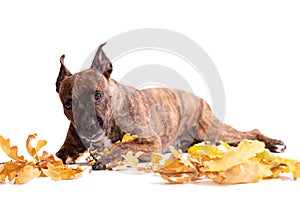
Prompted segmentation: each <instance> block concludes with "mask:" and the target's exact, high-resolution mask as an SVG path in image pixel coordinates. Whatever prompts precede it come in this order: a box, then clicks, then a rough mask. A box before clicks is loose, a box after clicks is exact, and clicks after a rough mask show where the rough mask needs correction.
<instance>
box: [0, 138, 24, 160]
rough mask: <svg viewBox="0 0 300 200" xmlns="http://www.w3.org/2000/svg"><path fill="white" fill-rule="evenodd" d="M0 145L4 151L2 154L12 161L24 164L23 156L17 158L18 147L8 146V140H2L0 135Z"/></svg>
mask: <svg viewBox="0 0 300 200" xmlns="http://www.w3.org/2000/svg"><path fill="white" fill-rule="evenodd" d="M0 145H1V147H2V149H3V151H4V153H5V154H6V155H7V156H8V157H10V158H11V159H13V160H16V161H20V162H25V160H24V156H18V147H16V146H13V147H11V146H10V139H4V138H3V137H2V136H1V135H0Z"/></svg>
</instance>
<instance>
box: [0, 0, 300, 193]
mask: <svg viewBox="0 0 300 200" xmlns="http://www.w3.org/2000/svg"><path fill="white" fill-rule="evenodd" d="M299 10H300V5H299V3H298V2H297V1H209V2H208V1H206V2H205V3H204V2H202V1H184V2H183V1H181V2H179V1H156V0H151V1H148V2H146V1H143V2H142V1H106V2H104V1H84V3H78V1H76V2H75V1H48V2H47V3H45V2H42V1H9V3H4V2H3V1H1V3H0V22H1V23H0V36H1V37H0V66H1V72H0V74H1V77H0V92H1V94H0V95H1V98H0V99H1V100H0V134H1V135H3V136H4V137H6V138H7V137H9V138H11V140H12V143H13V144H14V145H18V146H21V147H25V139H26V137H27V135H28V134H31V133H34V132H37V133H38V134H39V138H40V139H46V140H47V141H48V145H47V147H46V148H45V149H46V150H47V151H49V152H52V153H55V152H56V151H57V150H58V148H59V147H60V145H61V144H62V143H63V141H64V138H65V135H66V131H67V128H68V121H67V119H66V118H65V116H64V114H63V112H62V106H61V104H60V101H59V99H58V96H57V93H56V91H55V81H56V77H57V75H58V71H59V57H60V55H61V54H66V60H65V62H66V65H67V66H68V68H69V69H70V71H71V72H77V71H78V70H79V69H80V67H81V64H82V63H83V62H84V60H85V59H86V57H87V56H88V54H89V53H91V51H92V50H94V49H95V48H96V47H97V46H98V45H99V44H100V43H102V42H104V41H106V40H107V39H109V38H111V37H113V36H115V35H117V34H120V33H122V32H125V31H130V30H133V29H138V28H163V29H170V30H173V31H176V32H179V33H181V34H184V35H185V36H187V37H189V38H191V39H192V40H194V41H195V42H197V43H198V44H199V45H200V46H201V47H202V48H203V49H204V50H205V51H206V52H207V53H208V55H209V56H210V57H211V59H212V60H213V62H214V63H215V65H216V67H217V69H218V71H219V73H220V76H221V78H222V81H223V84H224V88H225V94H226V122H227V123H229V124H231V125H233V126H234V127H236V128H237V129H240V130H250V129H253V128H258V129H260V130H261V131H262V132H263V133H265V134H266V135H268V136H270V137H275V138H280V139H282V140H283V141H285V143H286V144H287V147H288V149H287V151H286V153H285V154H283V155H282V156H290V157H293V158H296V159H300V156H299V153H298V152H299V150H297V148H298V146H299V142H298V141H297V140H298V139H299V136H298V134H299V113H300V106H299V102H300V95H299V85H300V79H299V78H298V76H299V70H298V68H299V65H300V59H299V55H300V37H299V36H300V28H299V24H300V12H299ZM117 67H118V66H115V70H117ZM21 151H24V149H21ZM0 158H1V159H0V160H2V159H4V158H5V157H4V155H3V153H0ZM161 183H163V181H161V179H160V178H159V177H155V176H153V175H151V174H150V175H128V174H120V173H111V172H100V173H93V174H86V175H85V176H84V177H83V178H81V179H78V180H74V181H68V182H53V181H50V180H49V179H47V178H46V179H42V180H39V179H37V180H34V181H32V182H30V183H28V184H26V185H24V186H19V187H15V186H12V185H0V192H1V196H2V195H3V194H4V193H3V192H5V194H7V195H10V196H11V197H18V196H20V197H21V196H22V197H24V196H27V195H32V197H36V195H37V194H36V191H37V190H39V191H44V192H45V193H44V195H47V196H49V197H50V196H51V195H58V194H59V195H62V196H63V197H71V198H72V197H73V198H74V197H82V198H84V197H85V198H95V199H96V198H97V199H98V197H99V199H100V198H104V197H109V195H116V196H118V197H119V196H122V195H126V196H129V197H128V198H145V197H149V198H150V197H151V198H158V197H159V195H163V196H164V197H168V198H174V199H179V198H185V197H186V196H189V197H192V196H194V197H196V198H207V197H209V198H213V199H214V198H221V197H222V196H227V197H228V198H247V197H249V198H250V197H252V196H261V197H262V196H265V197H268V198H270V197H272V198H273V199H274V198H275V199H276V198H280V197H284V196H286V195H289V194H291V193H292V195H293V194H296V191H295V188H299V186H300V185H299V181H297V182H294V181H290V180H288V181H280V180H273V181H263V182H261V183H258V184H249V185H236V186H216V185H214V184H210V183H207V182H206V183H201V184H198V185H193V184H188V185H182V186H181V185H175V186H170V185H163V184H161ZM98 185H99V186H98ZM58 189H59V192H58ZM127 190H128V191H127ZM129 190H131V191H129ZM126 191H127V192H126ZM134 191H137V193H138V194H134ZM240 192H242V193H241V194H240ZM142 193H143V194H144V195H146V196H145V197H143V196H141V194H142ZM1 198H2V197H1ZM126 198H127V197H126Z"/></svg>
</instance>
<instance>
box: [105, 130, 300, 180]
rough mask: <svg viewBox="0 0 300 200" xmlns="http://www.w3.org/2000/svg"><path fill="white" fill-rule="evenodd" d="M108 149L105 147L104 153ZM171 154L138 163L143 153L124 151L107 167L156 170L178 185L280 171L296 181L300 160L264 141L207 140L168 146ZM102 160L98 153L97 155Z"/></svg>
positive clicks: (268, 176)
mask: <svg viewBox="0 0 300 200" xmlns="http://www.w3.org/2000/svg"><path fill="white" fill-rule="evenodd" d="M136 138H137V136H136V135H132V136H131V135H130V134H126V135H124V138H123V140H122V141H120V142H117V143H116V144H115V145H114V147H113V148H115V146H117V145H118V144H120V143H121V142H131V141H134V140H135V139H136ZM109 151H110V150H108V149H106V150H105V153H108V152H109ZM170 151H171V155H170V156H169V157H168V158H166V156H165V155H161V154H156V153H154V154H152V160H151V161H150V162H148V163H139V159H138V158H139V156H141V155H142V152H137V153H135V154H134V153H133V152H132V151H129V152H127V154H126V155H122V157H123V161H122V162H121V163H118V164H117V165H115V163H113V164H112V165H111V167H109V168H110V169H113V170H116V171H127V170H130V171H134V170H135V172H139V171H140V172H155V173H158V174H159V175H160V176H161V177H162V178H163V179H165V180H166V181H167V182H168V183H173V184H180V183H186V182H195V181H199V180H203V179H210V180H212V181H213V182H216V183H219V184H238V183H254V182H258V181H259V180H261V179H271V178H278V177H279V176H280V174H281V173H290V174H291V175H292V176H293V178H294V179H295V180H296V179H297V178H300V162H298V161H296V160H293V159H286V158H281V157H280V156H275V155H274V154H272V153H270V151H269V150H268V149H266V148H265V143H263V142H260V141H257V140H256V141H249V140H243V141H241V142H240V143H239V145H238V146H237V147H232V146H230V145H228V144H227V143H225V142H220V145H219V146H216V145H211V144H210V143H209V142H203V143H199V144H195V145H194V146H192V147H190V148H189V149H188V152H187V153H183V152H182V151H181V150H180V149H179V150H176V149H175V148H174V147H172V146H171V147H170ZM100 159H101V156H100Z"/></svg>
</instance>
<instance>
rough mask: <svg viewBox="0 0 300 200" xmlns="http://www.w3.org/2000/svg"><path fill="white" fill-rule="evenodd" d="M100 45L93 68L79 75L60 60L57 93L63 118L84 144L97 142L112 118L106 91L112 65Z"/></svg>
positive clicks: (109, 98)
mask: <svg viewBox="0 0 300 200" xmlns="http://www.w3.org/2000/svg"><path fill="white" fill-rule="evenodd" d="M104 45H105V44H102V45H100V46H99V48H98V50H97V52H96V54H95V57H94V60H93V62H92V65H91V67H90V68H89V69H87V70H84V71H82V72H79V73H76V74H71V73H70V72H69V70H68V69H67V68H66V66H65V64H64V58H65V56H64V55H62V56H61V58H60V63H61V67H60V71H59V75H58V77H57V81H56V91H57V92H58V94H59V97H60V100H61V102H62V104H63V109H64V113H65V115H66V117H67V118H68V119H69V120H70V121H71V123H72V124H73V125H74V127H75V128H76V131H77V133H78V135H79V137H80V138H81V139H82V140H85V142H97V141H100V140H101V139H102V138H103V136H104V135H105V133H106V130H107V128H108V123H109V119H110V115H111V92H110V89H109V81H110V74H111V72H112V64H111V62H110V60H109V59H108V58H107V57H106V55H105V53H104V52H103V50H102V47H103V46H104Z"/></svg>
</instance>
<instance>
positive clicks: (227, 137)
mask: <svg viewBox="0 0 300 200" xmlns="http://www.w3.org/2000/svg"><path fill="white" fill-rule="evenodd" d="M214 124H218V127H219V128H220V127H221V129H220V130H219V131H220V134H219V141H224V142H227V143H228V144H230V145H232V146H237V145H238V144H239V143H240V142H241V141H242V140H243V139H248V140H259V141H262V142H264V143H265V145H266V148H267V149H269V150H270V151H271V152H276V153H280V152H283V151H284V150H285V149H286V146H285V144H284V143H283V142H282V141H281V140H277V139H272V138H269V137H267V136H265V135H263V134H262V133H261V132H260V131H259V130H257V129H254V130H251V131H238V130H236V129H234V128H233V127H231V126H229V125H227V124H223V123H222V124H221V122H220V121H219V120H218V119H217V118H215V117H213V123H212V126H214ZM220 124H221V125H220ZM211 131H216V130H215V129H214V128H213V127H212V128H211V129H210V130H209V132H208V134H207V135H210V134H212V135H213V134H215V133H216V132H214V133H212V132H211Z"/></svg>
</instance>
